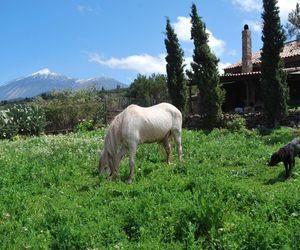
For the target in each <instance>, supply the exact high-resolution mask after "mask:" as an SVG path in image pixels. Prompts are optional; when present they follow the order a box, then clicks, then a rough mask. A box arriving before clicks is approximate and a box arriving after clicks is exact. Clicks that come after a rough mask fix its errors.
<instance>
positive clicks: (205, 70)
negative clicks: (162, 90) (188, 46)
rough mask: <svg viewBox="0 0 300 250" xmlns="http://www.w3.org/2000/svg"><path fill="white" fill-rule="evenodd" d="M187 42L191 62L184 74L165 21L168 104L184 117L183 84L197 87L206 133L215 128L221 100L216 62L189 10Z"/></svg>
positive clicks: (175, 42) (175, 40)
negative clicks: (189, 28) (190, 46)
mask: <svg viewBox="0 0 300 250" xmlns="http://www.w3.org/2000/svg"><path fill="white" fill-rule="evenodd" d="M191 10H192V11H191V15H190V16H191V23H192V29H191V39H192V40H193V42H194V52H193V62H192V63H191V70H189V71H187V72H186V74H187V76H188V79H186V77H185V74H184V66H185V65H184V64H183V56H184V53H183V50H182V49H181V47H180V44H179V40H178V38H177V35H176V34H175V31H174V29H173V28H172V26H171V24H170V20H169V19H168V18H167V25H166V35H167V38H166V39H165V45H166V49H167V56H166V61H167V76H168V80H167V85H168V90H169V94H170V97H171V100H172V103H173V104H174V105H175V106H176V107H178V108H179V109H180V110H181V111H182V112H183V113H184V114H186V113H187V92H188V90H187V83H188V81H189V83H190V84H191V85H195V86H197V87H198V90H199V94H200V102H199V104H200V107H199V110H201V114H202V115H203V123H204V124H203V125H204V126H205V127H206V128H207V129H212V128H214V127H215V125H216V124H217V122H218V121H219V119H220V117H221V114H222V110H221V106H222V103H223V100H224V93H223V91H222V90H221V88H220V80H219V76H218V59H217V58H216V56H215V55H214V54H213V53H212V52H211V50H210V47H209V46H208V34H207V33H206V27H205V24H204V22H203V21H202V20H201V18H200V17H199V15H198V12H197V7H196V5H195V4H193V5H192V9H191Z"/></svg>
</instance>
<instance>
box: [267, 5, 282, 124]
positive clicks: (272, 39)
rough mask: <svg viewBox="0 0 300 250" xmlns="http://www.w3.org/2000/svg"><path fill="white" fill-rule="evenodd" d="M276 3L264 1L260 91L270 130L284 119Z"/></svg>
mask: <svg viewBox="0 0 300 250" xmlns="http://www.w3.org/2000/svg"><path fill="white" fill-rule="evenodd" d="M277 3H278V2H277V0H263V8H264V11H263V13H262V19H263V31H262V41H263V48H262V55H261V73H262V79H261V87H262V97H263V100H264V113H265V116H266V119H267V121H268V123H269V125H270V126H272V127H274V126H277V125H278V124H279V123H280V121H281V120H282V119H283V118H284V117H285V116H286V115H287V108H288V106H287V101H288V86H287V82H286V73H285V72H284V71H283V66H284V64H283V61H282V59H281V58H280V52H281V51H282V49H283V46H284V41H285V35H284V31H283V28H282V26H281V24H280V17H279V8H278V7H277Z"/></svg>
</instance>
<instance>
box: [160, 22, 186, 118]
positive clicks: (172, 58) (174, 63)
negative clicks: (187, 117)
mask: <svg viewBox="0 0 300 250" xmlns="http://www.w3.org/2000/svg"><path fill="white" fill-rule="evenodd" d="M166 35H167V38H166V39H165V46H166V50H167V56H166V61H167V65H166V69H167V77H168V79H167V85H168V91H169V95H170V98H171V101H172V103H173V104H174V105H175V106H176V107H177V108H178V109H179V110H180V111H181V112H182V113H183V114H185V113H186V110H187V109H186V106H187V87H186V79H185V75H184V64H183V56H184V53H183V50H182V49H181V47H180V44H179V40H178V38H177V35H176V33H175V31H174V29H173V27H172V26H171V24H170V19H169V18H167V24H166Z"/></svg>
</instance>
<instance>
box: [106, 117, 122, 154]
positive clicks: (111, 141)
mask: <svg viewBox="0 0 300 250" xmlns="http://www.w3.org/2000/svg"><path fill="white" fill-rule="evenodd" d="M122 122H123V112H122V113H120V114H118V115H117V116H116V117H115V118H114V119H113V120H112V122H111V124H110V125H109V127H108V132H107V134H106V136H105V140H104V147H105V148H104V149H105V150H106V151H107V152H108V154H109V155H110V156H114V155H115V154H116V153H117V150H118V145H119V144H120V138H121V137H120V133H121V127H122V126H121V125H122Z"/></svg>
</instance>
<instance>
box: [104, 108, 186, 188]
mask: <svg viewBox="0 0 300 250" xmlns="http://www.w3.org/2000/svg"><path fill="white" fill-rule="evenodd" d="M181 129H182V115H181V112H180V111H179V110H178V109H177V108H176V107H174V106H173V105H171V104H169V103H160V104H157V105H154V106H152V107H148V108H143V107H140V106H137V105H130V106H128V107H127V108H126V109H125V110H124V111H123V112H121V113H120V114H119V115H117V116H116V117H115V118H114V119H113V121H112V122H111V124H110V126H109V128H108V132H107V134H106V136H105V139H104V149H103V151H102V153H101V156H100V161H99V173H100V174H102V173H103V172H104V171H107V170H108V171H109V173H110V175H111V176H112V177H116V176H118V171H119V165H120V161H121V159H122V157H123V156H124V155H125V154H126V152H129V166H130V175H129V179H128V182H129V183H130V182H132V180H133V174H134V165H135V155H136V149H137V145H138V144H141V143H152V142H159V143H162V144H163V146H164V148H165V150H166V154H167V163H168V164H169V163H170V154H171V146H170V143H169V137H170V136H173V138H174V139H175V142H176V146H177V154H178V157H179V160H181V158H182V147H181Z"/></svg>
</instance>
